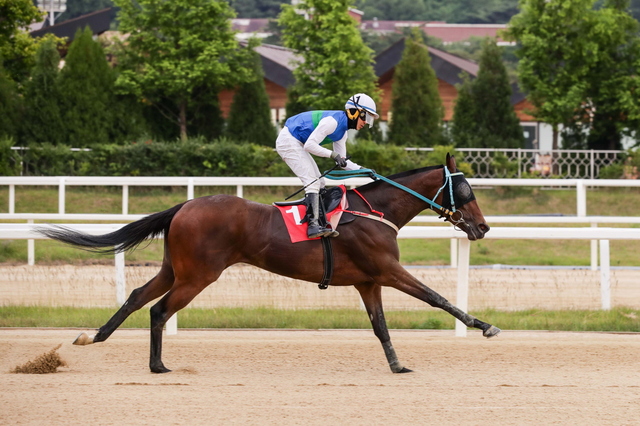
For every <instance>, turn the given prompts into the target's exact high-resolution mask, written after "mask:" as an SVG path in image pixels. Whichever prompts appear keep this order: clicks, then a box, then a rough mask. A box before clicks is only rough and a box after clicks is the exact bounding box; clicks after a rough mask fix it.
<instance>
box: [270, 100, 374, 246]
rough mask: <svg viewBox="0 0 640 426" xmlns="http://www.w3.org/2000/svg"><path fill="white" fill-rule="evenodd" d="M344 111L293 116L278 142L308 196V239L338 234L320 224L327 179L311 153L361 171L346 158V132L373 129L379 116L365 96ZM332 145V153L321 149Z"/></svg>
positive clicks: (351, 103)
mask: <svg viewBox="0 0 640 426" xmlns="http://www.w3.org/2000/svg"><path fill="white" fill-rule="evenodd" d="M344 108H345V111H307V112H303V113H300V114H298V115H294V116H293V117H290V118H289V119H288V120H287V121H286V122H285V125H284V127H283V128H282V130H281V131H280V134H279V135H278V139H276V151H278V154H280V157H282V159H283V160H284V161H285V163H287V165H288V166H289V167H290V168H291V170H292V171H293V173H295V174H296V176H298V178H300V180H301V181H302V184H303V185H304V186H305V188H304V189H305V197H306V201H307V205H308V206H309V207H310V213H311V214H310V218H309V228H308V230H307V236H308V237H309V238H318V237H327V236H329V237H337V236H338V235H339V233H338V232H337V231H334V230H332V229H330V228H325V227H324V226H322V225H321V224H320V222H319V219H320V200H319V195H318V194H319V192H320V189H321V188H323V187H324V180H323V179H322V178H321V177H320V176H321V174H320V170H319V169H318V165H317V164H316V162H315V161H314V160H313V158H312V157H311V154H313V155H316V156H318V157H327V158H328V157H330V158H331V159H333V160H334V161H335V162H336V164H337V165H338V166H340V167H341V168H342V169H343V170H357V169H360V168H362V167H360V166H359V165H358V164H356V163H354V162H353V161H351V160H348V159H346V156H347V146H346V142H347V130H349V129H355V130H360V129H362V128H363V127H364V125H365V124H368V125H369V127H371V126H373V121H374V119H376V118H378V117H379V115H378V113H377V112H376V103H375V102H374V101H373V99H371V97H370V96H368V95H365V94H364V93H358V94H355V95H353V96H352V97H350V98H349V100H348V101H347V103H346V104H345V105H344ZM332 142H333V151H330V150H328V149H326V148H324V147H323V146H322V145H325V144H328V143H332Z"/></svg>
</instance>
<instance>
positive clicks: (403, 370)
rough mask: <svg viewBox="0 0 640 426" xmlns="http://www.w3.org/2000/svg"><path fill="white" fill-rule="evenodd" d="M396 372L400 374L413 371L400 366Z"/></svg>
mask: <svg viewBox="0 0 640 426" xmlns="http://www.w3.org/2000/svg"><path fill="white" fill-rule="evenodd" d="M396 373H398V374H402V373H413V370H409V369H408V368H405V367H402V370H400V371H396Z"/></svg>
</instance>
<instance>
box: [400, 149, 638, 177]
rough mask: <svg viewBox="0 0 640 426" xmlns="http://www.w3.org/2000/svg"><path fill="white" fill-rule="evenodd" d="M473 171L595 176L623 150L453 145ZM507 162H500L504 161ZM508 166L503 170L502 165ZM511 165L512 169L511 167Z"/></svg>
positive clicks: (482, 174)
mask: <svg viewBox="0 0 640 426" xmlns="http://www.w3.org/2000/svg"><path fill="white" fill-rule="evenodd" d="M407 150H409V151H425V152H429V151H433V148H407ZM456 151H458V152H460V153H461V154H462V155H463V156H464V157H463V158H462V161H464V162H466V163H469V164H470V165H471V167H472V168H473V170H474V171H475V175H474V177H476V178H495V177H498V176H504V173H506V172H507V171H508V173H510V174H513V176H510V177H518V178H520V177H521V176H523V175H526V174H527V173H536V174H540V175H541V176H543V177H550V176H552V175H553V176H560V177H562V178H572V179H596V178H598V177H599V176H600V169H602V168H603V167H606V166H610V165H611V164H614V163H616V162H618V161H619V159H620V157H621V156H622V155H623V154H624V153H625V151H614V150H601V151H599V150H593V149H582V150H571V149H556V150H553V149H550V150H541V149H521V148H456ZM505 160H506V161H508V162H509V163H511V164H508V165H506V164H504V161H505ZM504 166H507V167H506V168H507V169H508V170H505V167H504ZM514 168H515V170H514Z"/></svg>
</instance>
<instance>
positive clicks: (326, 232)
mask: <svg viewBox="0 0 640 426" xmlns="http://www.w3.org/2000/svg"><path fill="white" fill-rule="evenodd" d="M311 231H313V232H311ZM332 233H333V231H332V230H331V229H329V228H324V227H322V226H320V225H318V228H317V230H316V229H308V230H307V237H308V238H319V237H328V236H330V235H331V234H332Z"/></svg>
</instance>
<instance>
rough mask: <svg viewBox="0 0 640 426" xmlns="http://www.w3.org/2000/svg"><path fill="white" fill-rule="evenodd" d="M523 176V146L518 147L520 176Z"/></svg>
mask: <svg viewBox="0 0 640 426" xmlns="http://www.w3.org/2000/svg"><path fill="white" fill-rule="evenodd" d="M521 177H522V148H518V178H521Z"/></svg>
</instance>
